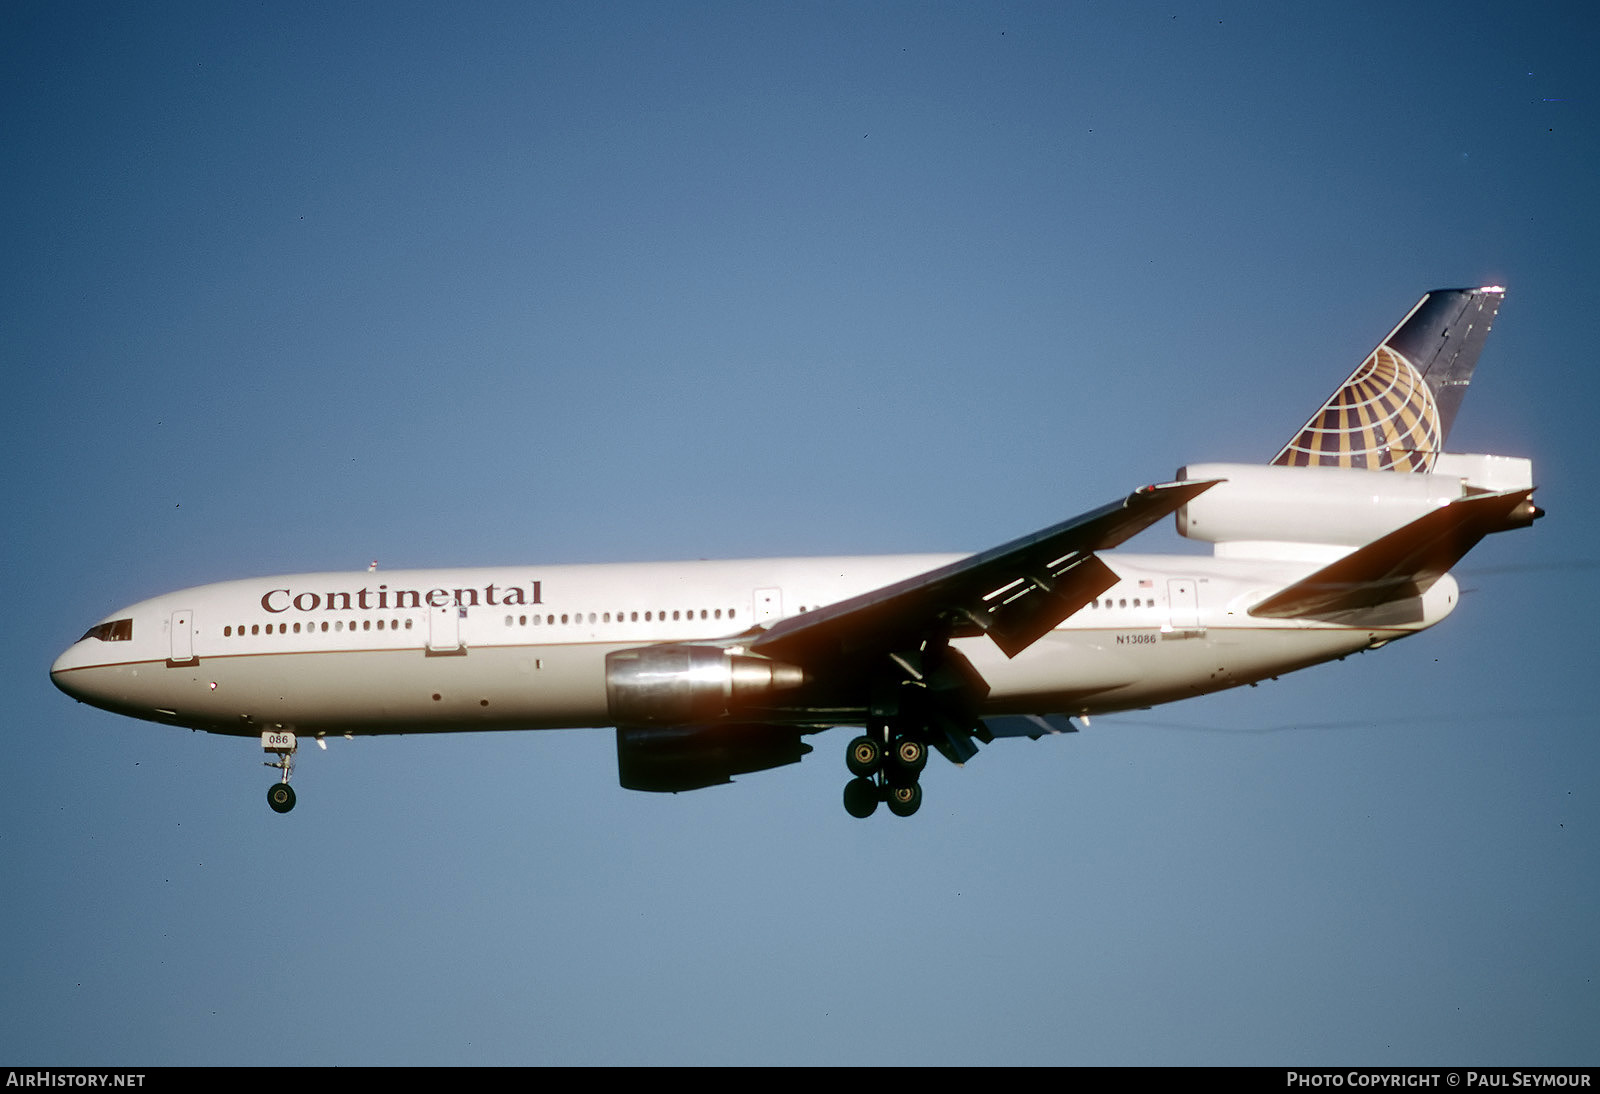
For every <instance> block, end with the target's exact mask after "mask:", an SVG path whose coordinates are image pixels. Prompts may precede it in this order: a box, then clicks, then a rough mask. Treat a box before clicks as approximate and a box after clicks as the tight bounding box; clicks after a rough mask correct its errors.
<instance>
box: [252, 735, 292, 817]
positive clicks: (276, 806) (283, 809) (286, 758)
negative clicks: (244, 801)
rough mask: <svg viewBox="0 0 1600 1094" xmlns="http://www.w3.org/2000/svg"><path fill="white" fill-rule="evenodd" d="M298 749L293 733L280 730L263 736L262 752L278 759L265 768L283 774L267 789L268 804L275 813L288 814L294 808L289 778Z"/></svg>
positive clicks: (268, 763)
mask: <svg viewBox="0 0 1600 1094" xmlns="http://www.w3.org/2000/svg"><path fill="white" fill-rule="evenodd" d="M298 747H299V745H298V743H297V742H296V741H295V739H294V734H293V733H288V732H285V731H283V730H278V731H277V732H270V731H269V732H267V733H263V734H262V735H261V750H262V751H263V752H270V753H273V754H275V755H276V756H277V757H278V758H277V759H276V760H267V761H266V763H265V764H263V766H265V767H276V768H278V769H280V770H281V771H282V772H283V778H281V779H279V780H278V781H277V782H275V783H273V784H272V785H271V786H270V787H268V788H267V804H268V805H270V806H272V811H273V812H274V813H287V812H288V811H289V810H291V809H293V808H294V788H293V787H291V786H290V785H289V776H290V775H292V774H293V773H294V754H295V750H296V749H297V748H298Z"/></svg>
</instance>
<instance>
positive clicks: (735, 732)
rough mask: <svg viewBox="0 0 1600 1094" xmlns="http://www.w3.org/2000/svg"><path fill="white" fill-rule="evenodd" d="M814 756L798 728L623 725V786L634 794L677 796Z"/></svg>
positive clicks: (619, 763)
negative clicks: (641, 792) (644, 792)
mask: <svg viewBox="0 0 1600 1094" xmlns="http://www.w3.org/2000/svg"><path fill="white" fill-rule="evenodd" d="M810 751H811V746H810V745H808V744H806V743H804V742H803V741H801V740H800V731H799V730H797V729H795V728H793V727H792V726H777V725H764V724H759V725H740V724H737V723H723V724H721V725H714V726H619V727H618V728H617V781H618V782H619V783H621V784H622V785H623V787H624V788H626V789H628V790H651V791H657V792H661V793H672V794H675V793H677V792H679V791H681V790H698V789H700V788H701V787H702V786H715V785H717V784H718V783H725V782H731V781H732V779H733V776H735V775H744V774H747V773H748V772H751V771H765V770H767V769H768V768H771V767H783V766H784V765H785V764H792V763H799V762H800V757H802V756H804V755H805V754H806V753H808V752H810Z"/></svg>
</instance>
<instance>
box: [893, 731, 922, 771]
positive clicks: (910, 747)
mask: <svg viewBox="0 0 1600 1094" xmlns="http://www.w3.org/2000/svg"><path fill="white" fill-rule="evenodd" d="M894 762H895V764H896V765H898V766H899V768H900V770H902V771H904V772H905V773H906V774H908V775H911V776H913V777H914V776H916V775H918V774H920V773H921V771H922V769H923V768H925V767H927V766H928V746H927V745H925V744H923V743H922V742H921V741H919V740H917V739H916V738H915V737H902V738H900V739H899V740H898V741H896V742H895V743H894Z"/></svg>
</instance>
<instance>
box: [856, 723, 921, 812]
mask: <svg viewBox="0 0 1600 1094" xmlns="http://www.w3.org/2000/svg"><path fill="white" fill-rule="evenodd" d="M927 765H928V746H927V744H926V743H925V742H923V741H922V740H920V739H919V738H916V737H913V736H910V735H909V734H905V733H895V732H893V731H892V730H891V729H890V727H888V726H886V725H885V726H878V727H874V728H872V729H869V730H868V731H867V732H866V733H864V734H862V735H861V736H860V737H857V738H856V739H855V740H853V741H851V742H850V747H849V748H848V749H847V750H846V752H845V766H846V767H848V768H849V769H850V774H852V775H854V776H855V778H853V779H851V780H850V781H849V782H847V783H845V786H844V808H845V812H847V813H849V814H850V815H851V816H852V817H862V818H865V817H870V816H872V814H873V813H874V812H876V811H877V808H878V803H879V802H880V801H881V802H884V803H885V804H887V805H888V806H889V812H891V813H893V814H894V815H895V816H897V817H909V816H911V814H913V813H915V812H916V811H917V810H918V809H919V808H921V806H922V784H921V783H920V782H919V781H918V779H919V778H920V776H921V775H922V769H923V768H924V767H926V766H927Z"/></svg>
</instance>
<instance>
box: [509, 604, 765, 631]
mask: <svg viewBox="0 0 1600 1094" xmlns="http://www.w3.org/2000/svg"><path fill="white" fill-rule="evenodd" d="M699 611H700V615H699V618H701V619H735V618H737V617H738V613H737V612H735V611H734V610H733V609H732V608H729V609H728V610H727V612H726V614H724V612H723V610H722V609H721V608H712V609H707V608H701V609H700V610H699ZM611 615H612V613H610V612H589V613H588V614H587V615H585V614H584V613H583V612H563V613H562V614H560V615H508V616H506V626H508V627H527V626H534V627H541V626H543V627H555V626H559V625H561V624H563V623H583V622H586V621H587V622H589V623H610V622H611ZM641 616H642V617H643V619H642V621H643V622H645V623H656V622H660V623H665V622H666V621H667V613H666V612H617V613H616V621H617V622H618V623H638V622H641V618H640V617H641ZM694 618H696V616H695V610H694V609H693V608H691V609H689V610H688V611H683V610H682V609H679V610H678V611H675V612H673V613H672V619H673V621H674V622H676V621H679V620H687V619H694Z"/></svg>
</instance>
